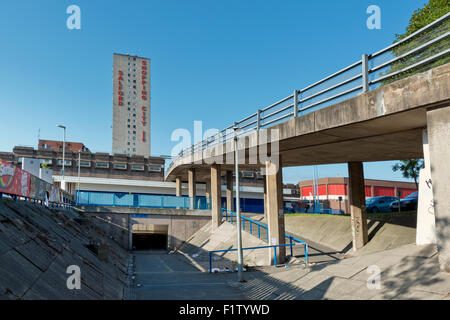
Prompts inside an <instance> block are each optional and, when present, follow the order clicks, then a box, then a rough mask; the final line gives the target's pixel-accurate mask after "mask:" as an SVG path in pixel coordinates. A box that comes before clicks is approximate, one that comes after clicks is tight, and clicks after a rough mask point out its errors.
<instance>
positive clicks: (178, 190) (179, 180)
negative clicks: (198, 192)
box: [175, 177, 183, 197]
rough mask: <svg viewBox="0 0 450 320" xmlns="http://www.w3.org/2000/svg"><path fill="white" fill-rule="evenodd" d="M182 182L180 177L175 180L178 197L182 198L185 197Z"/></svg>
mask: <svg viewBox="0 0 450 320" xmlns="http://www.w3.org/2000/svg"><path fill="white" fill-rule="evenodd" d="M181 185H182V181H181V178H180V177H176V180H175V192H176V196H177V197H181V196H182V195H183V191H182V189H181Z"/></svg>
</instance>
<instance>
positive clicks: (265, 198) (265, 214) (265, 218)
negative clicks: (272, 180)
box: [264, 176, 269, 221]
mask: <svg viewBox="0 0 450 320" xmlns="http://www.w3.org/2000/svg"><path fill="white" fill-rule="evenodd" d="M268 210H269V208H268V207H267V179H266V176H264V220H266V221H267V211H268Z"/></svg>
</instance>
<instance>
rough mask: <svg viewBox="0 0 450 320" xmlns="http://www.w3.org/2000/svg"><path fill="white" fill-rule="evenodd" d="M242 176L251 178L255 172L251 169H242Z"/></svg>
mask: <svg viewBox="0 0 450 320" xmlns="http://www.w3.org/2000/svg"><path fill="white" fill-rule="evenodd" d="M242 177H243V178H253V177H255V174H254V173H253V172H251V171H243V172H242Z"/></svg>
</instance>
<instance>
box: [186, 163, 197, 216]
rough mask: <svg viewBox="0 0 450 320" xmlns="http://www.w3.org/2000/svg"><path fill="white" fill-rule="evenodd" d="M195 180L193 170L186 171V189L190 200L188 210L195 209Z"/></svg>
mask: <svg viewBox="0 0 450 320" xmlns="http://www.w3.org/2000/svg"><path fill="white" fill-rule="evenodd" d="M196 185H197V183H196V179H195V169H193V168H191V169H188V187H189V200H190V209H196V208H195V197H196V194H197V193H196V191H197V190H196Z"/></svg>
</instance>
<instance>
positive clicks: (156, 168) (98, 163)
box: [18, 157, 162, 172]
mask: <svg viewBox="0 0 450 320" xmlns="http://www.w3.org/2000/svg"><path fill="white" fill-rule="evenodd" d="M22 160H23V157H20V158H19V159H18V162H19V163H22ZM39 162H40V163H46V164H48V165H52V164H53V161H52V159H39ZM62 164H63V161H62V160H58V161H57V165H58V166H60V167H61V166H62ZM64 166H65V167H71V166H72V160H64ZM80 167H84V168H90V167H91V161H89V160H81V161H80ZM95 167H96V168H101V169H108V168H109V162H106V161H95ZM113 168H114V169H118V170H127V168H128V164H127V163H113ZM130 169H131V170H133V171H144V169H145V166H144V165H143V164H131V165H130ZM148 171H152V172H161V171H162V167H161V166H155V165H149V166H148Z"/></svg>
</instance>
